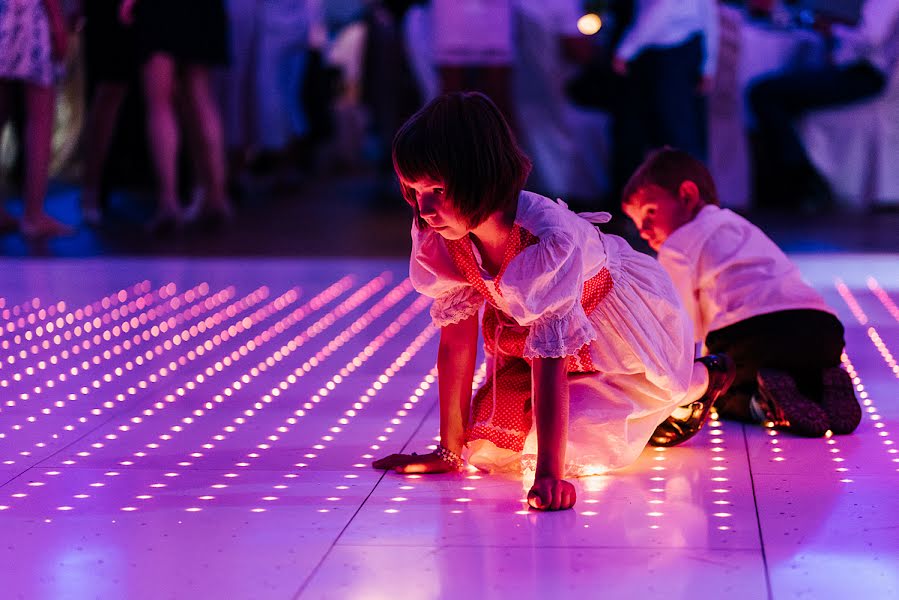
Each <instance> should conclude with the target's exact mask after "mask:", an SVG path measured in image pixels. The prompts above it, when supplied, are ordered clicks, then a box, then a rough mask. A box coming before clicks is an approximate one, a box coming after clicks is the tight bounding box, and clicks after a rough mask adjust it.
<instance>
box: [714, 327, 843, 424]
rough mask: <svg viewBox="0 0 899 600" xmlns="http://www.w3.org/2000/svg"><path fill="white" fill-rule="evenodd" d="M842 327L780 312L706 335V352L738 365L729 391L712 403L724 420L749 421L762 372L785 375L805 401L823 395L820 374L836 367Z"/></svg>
mask: <svg viewBox="0 0 899 600" xmlns="http://www.w3.org/2000/svg"><path fill="white" fill-rule="evenodd" d="M843 334H844V329H843V324H842V323H840V321H839V319H837V318H836V317H835V316H833V315H831V314H830V313H826V312H822V311H818V310H784V311H778V312H773V313H768V314H765V315H759V316H757V317H751V318H749V319H746V320H744V321H740V322H738V323H734V324H733V325H730V326H728V327H724V328H722V329H718V330H715V331H712V332H710V333H709V335H708V336H707V337H706V346H707V347H708V349H709V352H710V353H719V352H723V353H724V354H727V355H728V356H730V357H731V358H732V359H733V360H734V363H736V366H737V375H736V379H734V383H733V385H732V386H731V388H730V390H729V391H728V392H727V393H726V394H724V395H723V396H722V397H721V398H719V399H718V401H717V402H716V403H715V406H716V408H717V409H718V413H719V414H720V415H721V416H722V417H723V418H725V419H735V420H738V421H753V419H752V416H751V413H750V412H749V401H750V399H751V398H752V395H753V394H755V392H756V390H757V388H758V385H757V383H756V375H757V374H758V372H759V369H761V368H770V369H777V370H780V371H785V372H787V373H789V374H791V375H792V376H793V378H794V379H795V380H796V383H797V384H798V387H799V390H800V391H801V392H802V393H803V394H804V395H805V396H806V397H808V398H809V399H812V400H816V399H818V398H820V397H821V390H822V381H821V375H822V371H823V370H824V369H826V368H829V367H836V366H839V364H840V354H841V353H842V352H843V347H844V346H845V341H844V339H843Z"/></svg>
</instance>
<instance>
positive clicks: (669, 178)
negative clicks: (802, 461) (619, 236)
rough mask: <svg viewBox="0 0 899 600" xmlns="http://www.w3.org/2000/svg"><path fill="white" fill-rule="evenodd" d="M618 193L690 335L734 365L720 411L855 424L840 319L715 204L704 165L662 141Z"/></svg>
mask: <svg viewBox="0 0 899 600" xmlns="http://www.w3.org/2000/svg"><path fill="white" fill-rule="evenodd" d="M622 197H623V209H624V212H625V213H626V214H627V215H628V216H629V217H630V218H631V219H632V220H633V221H634V223H635V224H636V225H637V229H638V230H639V232H640V236H641V237H643V239H645V240H646V241H647V242H648V243H649V245H650V246H651V247H652V248H653V249H654V250H656V251H657V252H658V259H659V262H660V263H661V264H662V266H663V267H664V269H665V270H666V271H667V272H668V274H669V275H670V276H671V278H672V280H674V284H675V287H676V288H677V291H678V294H679V295H680V297H681V300H682V301H683V303H684V307H685V308H686V310H687V313H688V314H689V315H691V317H692V319H693V322H694V325H695V337H696V341H697V342H699V341H704V342H705V345H706V347H707V348H708V351H709V352H713V353H724V354H727V355H729V356H730V357H731V358H732V359H733V360H734V362H735V363H736V367H737V373H736V379H735V381H734V383H733V385H732V386H731V388H730V390H729V391H728V392H727V393H726V394H724V395H723V396H722V397H721V398H719V399H718V401H717V402H716V404H715V406H716V408H717V410H718V413H719V415H720V416H722V417H724V418H726V419H735V420H739V421H744V422H755V423H763V424H766V425H768V426H773V427H775V428H778V429H783V430H787V431H791V432H793V433H796V434H799V435H803V436H809V437H819V436H823V435H825V433H826V432H827V431H828V429H829V430H831V431H832V432H833V433H836V434H846V433H851V432H852V431H854V430H855V428H856V427H857V426H858V424H859V421H860V420H861V407H860V406H859V404H858V401H857V400H856V398H855V392H854V389H853V385H852V381H851V379H850V377H849V375H848V374H847V373H846V372H845V371H844V370H843V369H841V368H840V355H841V353H842V350H843V346H844V345H845V342H844V340H843V332H844V330H843V325H842V323H840V321H839V320H838V319H837V317H836V316H835V315H834V311H833V310H832V309H831V308H830V307H828V306H827V305H826V304H825V302H824V300H823V298H822V297H821V296H820V295H819V294H818V293H817V292H816V291H815V290H813V289H812V288H811V287H810V286H809V285H808V284H806V283H805V282H804V281H803V280H802V277H801V275H800V273H799V270H798V269H797V268H796V266H795V265H794V264H793V263H792V262H790V260H789V259H788V258H787V257H786V255H785V254H784V253H783V252H782V251H781V250H780V248H778V247H777V245H775V244H774V242H773V241H771V239H769V238H768V237H767V236H766V235H765V234H764V233H762V231H761V230H760V229H759V228H758V227H756V226H754V225H753V224H752V223H750V222H749V221H747V220H746V219H744V218H743V217H741V216H739V215H737V214H735V213H733V212H732V211H730V210H728V209H726V208H721V207H720V203H719V200H718V194H717V191H716V189H715V183H714V181H713V179H712V176H711V174H710V173H709V171H708V169H706V167H705V166H704V165H703V164H702V163H701V162H699V161H698V160H696V159H694V158H693V157H691V156H690V155H689V154H687V153H685V152H682V151H680V150H675V149H671V148H664V149H661V150H658V151H656V152H655V153H653V154H652V155H651V156H650V157H649V158H648V159H647V160H646V161H645V162H644V163H643V164H642V165H641V166H640V167H639V168H638V169H637V171H636V172H635V173H634V175H633V176H632V177H631V179H630V181H629V182H628V184H627V186H626V187H625V189H624V193H623V196H622Z"/></svg>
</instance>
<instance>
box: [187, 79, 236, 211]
mask: <svg viewBox="0 0 899 600" xmlns="http://www.w3.org/2000/svg"><path fill="white" fill-rule="evenodd" d="M184 88H185V93H186V100H187V108H188V111H190V114H191V116H192V117H193V122H194V124H195V126H196V127H197V133H198V134H199V135H198V140H197V141H198V142H199V145H200V148H198V150H199V156H198V157H197V158H198V159H199V166H200V169H201V171H200V175H201V177H202V178H203V187H204V188H205V192H206V195H205V207H204V209H205V213H206V214H207V215H214V216H216V217H224V218H230V217H231V205H230V203H229V202H228V197H227V193H226V191H225V145H224V135H223V133H222V120H221V116H220V114H219V109H218V106H217V104H216V101H215V98H214V97H213V95H212V87H211V82H210V78H209V69H208V68H207V67H202V66H198V65H188V66H186V67H185V73H184Z"/></svg>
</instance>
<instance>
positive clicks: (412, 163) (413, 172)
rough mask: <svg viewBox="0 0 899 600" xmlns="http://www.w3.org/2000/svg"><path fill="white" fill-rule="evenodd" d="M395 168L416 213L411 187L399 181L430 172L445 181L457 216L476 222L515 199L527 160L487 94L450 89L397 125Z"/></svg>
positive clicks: (527, 171)
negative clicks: (403, 122)
mask: <svg viewBox="0 0 899 600" xmlns="http://www.w3.org/2000/svg"><path fill="white" fill-rule="evenodd" d="M393 168H394V170H395V171H396V174H397V176H398V177H399V178H400V186H401V187H402V191H403V197H405V199H406V202H408V203H409V204H410V205H412V208H413V210H414V211H415V216H416V218H417V217H418V206H417V204H416V201H415V192H414V191H413V190H411V189H409V188H408V187H407V186H406V185H404V184H403V182H404V181H409V182H412V181H419V180H421V179H424V178H428V179H432V180H436V181H441V182H443V185H444V191H445V193H446V196H447V198H448V199H449V201H450V202H451V203H452V204H453V206H454V207H455V208H456V210H457V211H458V212H459V214H460V216H462V218H464V219H466V220H467V223H468V226H469V227H477V226H478V225H480V224H481V223H483V222H484V221H485V220H486V219H487V217H489V216H490V215H491V214H493V213H494V212H496V211H499V210H504V209H506V208H507V207H509V206H511V205H513V203H514V202H515V200H516V199H517V198H518V194H519V193H520V192H521V190H522V189H523V188H524V184H525V181H526V180H527V178H528V175H529V174H530V172H531V161H530V160H529V159H528V157H527V156H525V154H524V152H522V150H521V148H519V147H518V144H517V142H516V141H515V136H514V134H513V133H512V129H511V128H510V127H509V124H508V122H507V121H506V119H505V118H504V117H503V115H502V113H501V112H500V110H499V109H498V108H497V107H496V105H495V104H494V103H493V101H491V100H490V98H488V97H487V96H485V95H484V94H481V93H478V92H454V93H450V94H445V95H443V96H438V97H437V98H435V99H433V100H431V101H430V102H428V103H427V104H426V105H425V106H424V107H423V108H422V109H421V110H419V111H418V112H417V113H415V114H414V115H412V117H410V118H409V120H408V121H406V123H405V124H404V125H403V126H402V127H401V128H400V130H399V131H398V132H397V134H396V136H395V137H394V138H393ZM419 221H420V220H419ZM419 224H421V222H419Z"/></svg>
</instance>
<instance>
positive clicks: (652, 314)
mask: <svg viewBox="0 0 899 600" xmlns="http://www.w3.org/2000/svg"><path fill="white" fill-rule="evenodd" d="M587 217H592V218H594V220H595V218H596V215H587ZM412 234H413V254H412V260H411V263H410V276H411V278H412V282H413V284H414V285H415V287H416V289H418V291H420V292H421V293H424V294H426V295H428V296H431V297H433V298H435V302H434V305H433V306H432V309H431V315H432V318H433V319H434V323H435V324H436V325H437V326H444V325H447V324H450V323H455V322H459V321H462V320H464V319H466V318H468V317H470V316H472V315H474V314H475V313H476V312H478V311H479V310H482V311H483V312H482V319H481V325H482V327H481V332H482V335H483V339H484V351H485V355H486V358H487V362H488V377H487V379H486V381H485V382H484V384H483V385H482V386H481V388H480V389H478V390H477V392H476V393H475V394H474V397H473V399H472V406H471V411H470V418H469V423H468V428H467V440H466V441H467V449H466V455H467V459H468V461H469V462H470V463H471V464H473V465H475V466H477V467H479V468H482V469H484V470H487V471H507V470H513V471H514V470H520V469H522V468H523V467H524V468H526V467H527V466H528V465H529V464H532V463H533V459H534V458H535V455H536V433H535V428H534V425H533V419H532V411H531V397H532V390H531V385H532V383H531V366H530V365H531V361H532V360H533V359H534V358H536V357H565V358H566V366H567V370H568V373H569V394H570V406H569V431H568V440H569V441H568V447H567V449H566V465H567V471H568V473H567V475H568V476H576V475H588V474H594V473H601V472H605V471H608V470H610V469H614V468H618V467H622V466H626V465H627V464H629V463H630V462H633V460H635V459H636V457H637V456H638V455H639V453H640V451H642V449H643V447H644V446H645V444H646V441H647V440H648V439H649V436H650V435H651V433H652V431H653V430H654V429H655V426H656V425H658V423H660V422H661V421H662V420H664V419H665V418H666V417H667V416H668V415H669V414H670V413H671V410H673V409H674V408H675V407H676V406H677V405H678V404H679V402H680V401H681V400H682V399H683V398H684V395H685V393H686V390H687V387H688V385H689V381H690V375H691V373H692V332H691V330H690V329H691V328H690V324H689V322H688V320H687V318H686V315H685V314H684V312H683V309H682V308H681V307H680V303H679V301H678V300H677V296H676V293H675V291H674V289H673V286H672V285H671V283H670V280H669V279H668V277H667V276H666V275H665V274H664V272H662V271H661V269H660V268H659V267H658V265H657V263H656V261H655V260H653V259H651V258H649V257H647V256H645V255H642V254H640V253H637V252H636V251H634V250H633V249H631V248H630V247H629V246H628V245H627V243H626V242H625V241H624V240H622V239H621V238H618V237H616V236H610V235H605V234H602V233H600V232H599V231H598V230H597V229H596V227H595V226H594V225H593V224H592V223H591V222H590V221H589V220H588V219H587V218H584V217H582V216H579V215H576V214H575V213H573V212H571V211H569V210H568V209H567V207H566V206H565V205H564V204H563V203H560V202H559V203H557V202H553V201H552V200H550V199H548V198H545V197H543V196H539V195H537V194H532V193H529V192H522V194H521V196H520V197H519V204H518V210H517V213H516V218H515V224H514V226H513V230H512V234H511V236H510V239H509V242H508V244H507V247H506V252H505V257H504V260H503V262H502V265H501V266H500V269H499V271H498V272H497V274H496V276H491V275H489V274H488V273H487V272H486V271H485V270H484V269H483V267H482V266H481V262H480V258H479V255H478V254H477V250H476V248H475V247H474V245H473V244H472V242H471V239H470V238H468V237H465V238H462V239H459V240H445V239H444V238H442V237H441V236H439V234H437V233H435V232H434V231H432V230H429V229H426V228H425V229H420V228H418V227H417V226H414V227H413V232H412Z"/></svg>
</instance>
